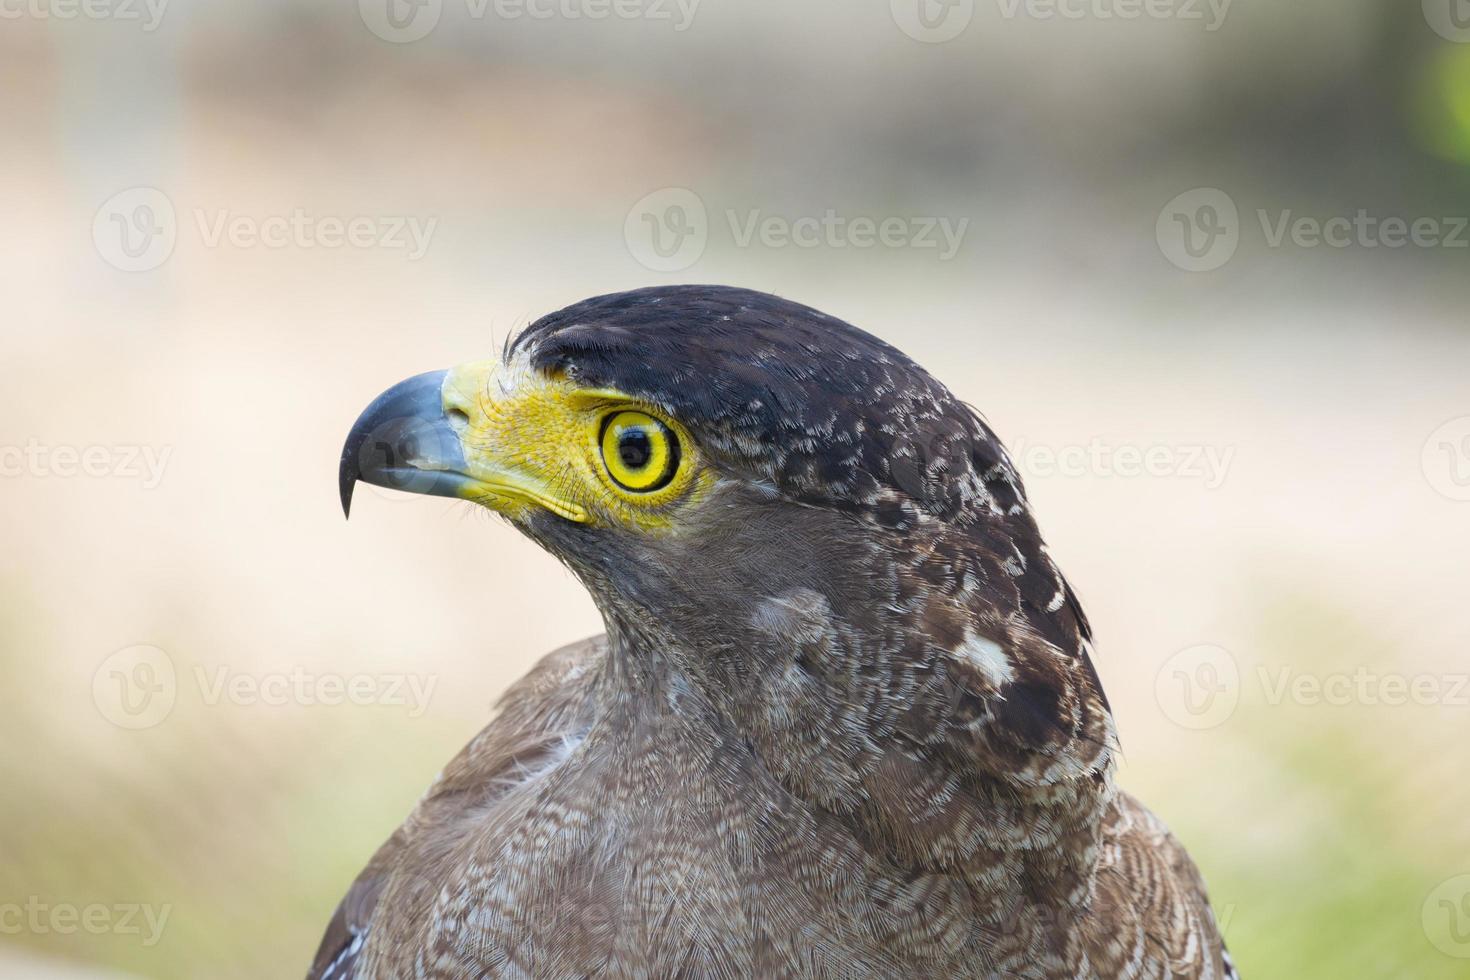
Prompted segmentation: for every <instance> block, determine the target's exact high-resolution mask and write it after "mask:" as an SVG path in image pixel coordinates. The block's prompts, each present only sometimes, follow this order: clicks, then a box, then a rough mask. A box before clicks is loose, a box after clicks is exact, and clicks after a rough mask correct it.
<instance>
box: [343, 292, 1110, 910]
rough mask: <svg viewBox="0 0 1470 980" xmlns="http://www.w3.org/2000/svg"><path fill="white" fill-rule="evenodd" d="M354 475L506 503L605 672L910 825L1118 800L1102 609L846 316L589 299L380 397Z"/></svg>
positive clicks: (960, 846)
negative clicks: (575, 591)
mask: <svg viewBox="0 0 1470 980" xmlns="http://www.w3.org/2000/svg"><path fill="white" fill-rule="evenodd" d="M340 475H341V493H342V502H343V506H344V508H346V507H347V506H348V505H349V504H350V501H351V496H352V490H353V486H354V484H355V483H356V482H357V481H363V482H367V483H371V484H377V485H382V486H388V487H396V488H398V489H402V490H408V491H413V492H418V493H427V494H436V495H441V496H448V497H456V498H461V499H464V500H469V501H473V502H475V503H478V504H481V505H483V506H485V507H488V508H490V509H491V510H494V511H496V512H498V513H500V514H502V515H504V516H505V517H506V518H507V519H509V520H510V521H511V522H512V523H513V524H514V525H515V526H516V527H518V528H519V529H520V530H521V531H523V532H524V533H525V534H527V535H529V536H530V537H531V538H532V539H534V540H535V541H537V542H538V543H540V544H541V545H542V546H544V547H545V548H546V549H547V550H549V551H550V552H552V553H553V554H554V555H556V556H557V557H558V558H560V559H561V560H562V561H564V562H565V563H566V564H567V565H568V566H570V567H571V568H572V569H573V570H574V571H575V572H576V574H577V575H578V576H579V577H580V578H581V580H582V581H583V582H584V583H585V584H586V585H587V587H588V589H589V590H590V591H591V593H592V595H593V597H594V599H595V600H596V602H597V604H598V606H599V608H600V610H601V612H602V614H603V617H604V619H605V621H606V624H607V629H608V640H609V650H610V654H611V655H610V657H609V658H608V664H607V667H606V669H607V671H608V673H609V679H608V682H607V685H606V687H607V689H608V690H614V689H616V690H617V691H620V692H623V694H621V695H620V696H623V697H628V698H635V697H643V698H646V699H655V700H658V701H659V702H660V705H661V707H660V710H665V709H667V708H668V706H669V705H673V709H671V710H675V711H677V712H678V713H679V714H680V717H684V718H698V719H701V721H700V724H704V725H707V726H709V728H710V729H711V731H713V732H725V733H728V734H730V735H731V737H732V738H737V739H738V740H739V741H741V742H742V743H743V744H746V745H749V746H753V747H754V749H755V750H756V751H757V752H759V753H760V754H761V756H762V759H763V761H764V764H765V765H766V766H767V767H768V768H769V770H770V771H771V772H772V773H774V774H775V775H776V777H777V778H779V779H781V780H782V781H783V783H785V784H786V785H787V787H788V788H789V789H791V791H793V792H798V793H801V794H803V795H804V796H806V797H808V798H811V799H813V800H814V801H817V802H819V803H820V804H821V805H823V806H826V807H830V808H833V809H836V810H839V811H843V812H850V813H854V814H864V815H865V816H864V817H863V819H866V820H870V821H872V822H874V827H873V830H874V832H876V833H880V834H884V835H886V836H893V837H894V839H895V840H900V841H901V842H902V843H901V846H902V847H905V848H909V849H918V850H920V851H924V852H926V853H929V854H930V856H932V857H936V858H938V859H943V858H944V856H945V855H946V854H950V855H954V854H959V853H967V852H968V851H967V850H966V849H967V848H968V849H969V850H970V851H972V850H973V845H974V843H975V836H976V835H981V836H982V837H983V835H984V834H985V833H987V830H986V829H985V827H984V826H983V824H985V820H986V819H987V818H986V817H985V815H984V813H985V807H986V806H991V807H992V809H993V810H994V811H995V812H992V813H990V818H996V817H997V814H998V813H999V810H1000V809H1002V808H1004V807H1007V806H1012V805H1016V804H1015V801H1016V800H1017V799H1018V798H1019V797H1018V796H1017V794H1018V793H1020V792H1021V791H1023V790H1026V791H1035V792H1043V791H1044V792H1045V793H1047V794H1050V796H1049V797H1048V799H1050V800H1052V802H1053V803H1055V802H1056V800H1059V799H1063V798H1065V801H1073V802H1075V801H1077V800H1080V801H1083V805H1090V804H1088V803H1087V801H1092V802H1097V801H1098V800H1100V799H1101V798H1102V797H1104V796H1105V795H1106V787H1107V785H1108V781H1109V775H1110V766H1111V763H1110V758H1111V756H1110V747H1111V743H1112V728H1111V721H1110V718H1109V715H1108V710H1107V705H1106V702H1105V701H1104V699H1103V695H1102V691H1101V687H1100V685H1099V684H1098V681H1097V677H1096V674H1095V673H1094V671H1093V669H1092V665H1091V663H1090V661H1089V651H1088V628H1087V623H1086V620H1085V618H1084V617H1083V615H1082V612H1081V608H1080V606H1079V605H1078V603H1077V601H1076V599H1075V597H1074V596H1073V593H1072V591H1071V589H1070V588H1069V587H1068V585H1067V583H1066V581H1065V580H1064V579H1063V577H1062V576H1061V574H1060V573H1059V572H1058V570H1057V568H1056V567H1055V565H1054V564H1053V563H1052V561H1051V559H1050V557H1049V556H1048V554H1047V552H1046V549H1045V546H1044V545H1043V543H1042V540H1041V537H1040V535H1039V533H1038V531H1037V528H1036V524H1035V521H1034V520H1033V518H1032V516H1031V513H1030V510H1029V508H1028V506H1027V503H1026V498H1025V494H1024V491H1023V489H1022V484H1021V480H1020V478H1019V477H1018V475H1017V473H1016V470H1015V468H1014V466H1013V465H1012V464H1011V461H1010V459H1009V458H1008V456H1007V454H1006V452H1005V450H1004V449H1003V447H1002V446H1001V444H1000V442H999V440H997V438H996V437H995V435H994V433H993V432H991V430H990V428H989V427H988V426H987V425H986V424H985V422H984V421H983V420H982V419H981V418H980V416H979V415H978V414H977V413H976V412H975V411H974V410H973V409H971V408H970V407H969V406H967V405H966V404H964V403H963V402H961V401H960V400H958V399H956V398H955V397H954V396H953V395H952V394H951V393H950V392H949V391H948V389H946V388H945V387H944V385H942V384H941V383H940V382H938V381H937V380H935V378H934V377H932V376H931V375H930V374H929V373H928V372H927V371H925V370H924V369H923V368H921V367H920V366H919V365H917V364H915V363H914V362H913V361H912V360H910V359H909V358H908V357H906V356H905V355H904V354H902V353H901V352H899V351H898V350H896V349H895V348H893V347H892V346H890V345H888V344H886V343H884V342H883V341H881V340H879V339H877V338H876V337H874V336H872V335H871V334H868V333H865V332H864V331H862V330H859V329H858V328H856V327H854V326H851V325H849V324H847V323H844V322H842V321H841V320H838V319H836V318H834V317H831V316H828V315H826V314H824V313H821V312H819V311H817V310H814V309H811V308H810V307H806V306H802V305H800V304H797V303H793V302H790V301H787V300H784V299H781V298H778V297H775V296H771V295H767V294H764V293H759V292H753V291H750V290H744V289H734V288H728V287H718V286H668V287H656V288H649V289H640V290H635V291H632V292H625V293H618V294H613V295H608V296H600V297H596V298H593V299H589V300H585V301H583V302H580V303H577V304H575V305H573V306H570V307H567V308H566V309H564V310H561V311H559V312H557V313H552V314H550V315H548V316H546V317H543V318H542V319H540V320H538V321H537V322H535V323H533V324H532V325H531V326H530V327H529V328H527V329H526V330H525V331H523V332H522V333H520V334H519V335H518V336H516V337H515V338H514V340H513V341H512V342H511V343H509V344H508V345H507V346H506V348H505V350H504V351H503V352H502V354H501V356H499V357H496V358H493V359H490V360H486V361H480V362H477V363H472V364H466V365H463V366H460V367H456V368H452V369H450V370H447V371H437V372H433V373H430V374H424V375H419V376H417V377H415V378H411V379H409V380H408V381H405V382H402V383H401V384H399V385H397V386H395V387H393V388H391V389H389V390H388V391H387V392H385V393H384V394H382V395H381V396H379V398H378V399H377V400H376V401H374V402H373V403H372V405H371V406H370V407H369V408H368V409H367V410H366V411H365V412H364V413H363V415H362V416H361V418H359V419H358V421H357V423H356V424H355V425H354V426H353V428H352V431H351V434H350V435H349V437H348V439H347V443H346V445H345V447H344V449H343V455H342V462H341V474H340ZM628 692H642V693H637V694H635V693H628ZM649 710H652V709H649ZM1063 788H1068V789H1065V790H1064V789H1063ZM946 794H948V796H946ZM987 794H989V795H987ZM1074 797H1075V800H1074ZM977 798H981V799H993V803H992V804H985V805H983V806H979V809H978V810H977V809H976V806H975V805H972V804H974V801H975V799H977ZM945 799H964V800H966V801H968V802H967V804H966V806H967V807H968V809H967V810H966V813H969V814H970V816H969V817H966V818H965V819H964V820H961V819H960V817H959V816H958V815H952V816H953V819H951V820H948V821H940V820H938V819H936V818H935V817H934V814H935V813H939V812H942V811H944V803H943V801H944V800H945ZM1065 801H1064V802H1065ZM1047 805H1051V804H1047ZM1057 805H1059V806H1060V805H1062V804H1057ZM1068 805H1070V804H1068ZM1038 806H1040V807H1041V810H1042V811H1045V809H1046V807H1045V806H1044V805H1041V804H1038ZM1048 812H1049V811H1048ZM1068 812H1070V811H1068ZM925 813H928V814H929V817H927V818H926V817H925V816H924V814H925ZM977 813H978V814H979V815H978V816H977V815H975V814H977ZM926 819H927V820H928V821H929V824H928V825H932V826H931V830H932V832H929V831H926V832H924V833H918V832H916V830H915V827H916V826H917V825H918V824H919V823H922V822H923V821H924V820H926ZM1037 819H1040V818H1039V817H1038V818H1037ZM1047 819H1054V820H1056V822H1058V823H1063V824H1065V823H1069V822H1070V823H1076V824H1077V825H1078V826H1079V827H1085V826H1086V821H1085V820H1080V819H1079V820H1075V821H1074V820H1071V819H1070V818H1068V819H1065V820H1061V819H1056V814H1051V816H1050V817H1048V818H1047ZM1003 823H1004V821H1001V820H999V819H996V821H995V827H996V828H998V827H1000V826H1001V825H1002V824H1003ZM1065 829H1066V828H1065V827H1063V828H1061V829H1057V830H1055V831H1054V833H1056V834H1061V833H1063V832H1064V830H1065ZM990 832H993V833H997V834H998V833H1000V832H1001V831H1000V830H998V829H995V828H992V830H991V831H990ZM1079 832H1080V831H1079ZM1086 843H1087V842H1085V841H1084V842H1083V843H1082V844H1080V845H1079V846H1080V847H1084V848H1085V846H1086ZM1085 860H1086V858H1085V857H1084V856H1081V855H1079V856H1078V860H1077V863H1078V864H1081V863H1085ZM1064 863H1065V862H1064ZM1071 871H1072V872H1075V873H1076V874H1075V877H1074V878H1073V879H1069V880H1070V885H1071V886H1072V887H1080V881H1081V879H1082V878H1085V874H1083V873H1082V871H1081V869H1080V868H1076V867H1074V868H1072V869H1071Z"/></svg>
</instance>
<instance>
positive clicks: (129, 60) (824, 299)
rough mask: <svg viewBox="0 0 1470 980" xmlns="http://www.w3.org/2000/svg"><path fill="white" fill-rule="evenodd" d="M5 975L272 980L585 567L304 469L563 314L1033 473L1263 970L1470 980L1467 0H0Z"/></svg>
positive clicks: (554, 634)
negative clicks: (807, 381)
mask: <svg viewBox="0 0 1470 980" xmlns="http://www.w3.org/2000/svg"><path fill="white" fill-rule="evenodd" d="M0 125H3V146H4V151H3V153H0V217H3V224H0V505H3V506H0V555H3V558H0V783H3V786H4V790H3V792H0V975H4V976H16V977H20V976H26V977H31V976H35V977H58V978H64V977H124V976H136V977H159V978H197V977H209V978H216V980H229V978H237V977H239V978H256V977H290V976H299V975H301V974H302V973H304V972H305V968H306V966H307V964H308V962H309V960H310V958H311V955H312V953H313V951H314V949H315V946H316V943H317V940H318V938H319V936H320V934H321V931H322V928H323V926H324V925H325V923H326V921H327V920H328V918H329V916H330V915H331V912H332V909H333V907H334V906H335V904H336V902H337V900H338V898H339V897H340V896H341V895H342V893H343V892H344V890H345V889H346V887H347V885H348V884H349V883H350V881H351V880H352V878H353V877H354V876H355V875H356V873H357V871H358V870H359V869H360V868H361V867H362V866H363V864H364V863H365V862H366V860H367V858H368V857H369V855H370V854H371V853H372V851H373V849H374V848H375V847H376V846H377V845H378V843H379V842H381V841H382V840H383V839H384V838H385V837H386V836H387V835H388V834H389V833H390V832H391V831H392V830H393V829H394V828H395V827H396V826H397V825H398V824H399V822H400V821H401V820H402V818H403V817H404V816H405V814H406V813H407V811H408V810H409V808H410V807H411V806H412V805H413V803H414V801H415V800H416V799H417V797H418V795H419V794H420V793H421V792H422V790H423V789H424V787H425V786H426V785H427V784H428V782H429V780H430V779H431V778H432V776H433V774H434V773H435V772H436V771H437V770H438V768H439V767H440V766H441V765H442V764H443V763H444V762H445V761H447V760H448V759H449V758H450V756H451V755H453V754H454V753H455V752H456V751H457V750H458V749H459V748H460V746H461V745H463V744H464V743H465V742H466V741H467V740H468V739H469V738H470V737H471V736H472V735H473V734H474V733H475V732H476V731H477V730H478V729H479V728H480V727H481V726H482V725H484V724H485V723H486V721H487V720H488V719H489V717H490V714H491V706H492V703H493V702H494V700H495V698H496V697H497V695H498V693H499V692H500V691H501V690H502V689H503V688H504V687H505V686H506V685H507V684H508V683H509V682H510V681H512V680H513V679H514V678H516V677H517V676H519V675H520V674H521V673H522V672H523V671H524V670H526V669H527V668H528V667H529V665H530V664H531V663H532V662H533V661H534V660H535V659H536V658H538V657H539V656H540V655H541V654H542V653H544V652H546V651H547V650H549V649H551V648H552V647H554V646H557V645H559V644H562V643H565V642H568V641H571V640H574V639H577V638H579V637H582V636H585V635H588V634H591V633H594V632H597V631H599V630H600V628H601V627H600V623H599V621H598V618H597V615H596V613H595V610H594V609H593V607H592V604H591V602H590V601H589V600H588V598H587V597H586V595H585V594H584V592H583V590H582V589H581V587H580V586H579V585H578V583H577V582H576V581H575V580H574V579H572V578H571V577H570V576H569V575H568V574H567V573H566V572H564V571H563V570H562V569H561V567H560V566H559V565H557V564H556V563H555V562H554V561H553V560H552V559H551V558H549V557H547V556H545V555H544V554H542V553H540V552H539V551H538V550H536V549H535V548H534V547H533V546H531V545H530V544H528V543H527V542H525V541H523V540H521V539H520V538H519V537H518V536H517V535H516V534H515V533H514V532H513V531H511V530H510V529H509V528H508V527H506V526H504V525H503V524H501V523H499V522H497V521H496V520H494V519H492V518H490V517H488V516H487V515H484V514H482V513H478V512H472V511H471V510H470V508H469V505H467V504H455V503H449V502H445V501H441V500H433V499H427V498H407V497H399V496H397V495H395V494H393V493H392V492H390V491H374V490H372V488H368V487H365V486H364V487H362V488H360V492H359V500H358V504H357V507H356V508H355V510H354V514H353V520H352V523H351V524H350V525H349V524H347V523H345V522H344V521H343V520H342V515H341V512H340V509H339V505H338V502H337V495H336V482H335V481H336V467H337V458H338V452H339V450H340V446H341V440H342V438H343V437H344V435H345V433H346V431H347V429H348V427H349V425H350V424H351V422H352V421H353V419H354V418H355V417H356V415H357V413H358V411H359V410H360V409H361V408H363V407H364V406H365V405H366V404H367V402H368V401H369V400H370V399H371V398H372V396H373V395H375V394H376V393H377V392H378V391H380V390H381V389H382V388H384V387H386V386H387V385H388V384H390V383H392V382H394V381H397V380H398V379H400V378H403V377H406V376H407V375H410V374H413V373H415V372H419V371H423V370H428V369H432V368H437V367H443V366H447V365H450V364H454V363H458V362H460V361H465V360H470V359H478V358H481V357H484V356H486V355H487V354H488V353H489V352H491V351H492V350H494V349H496V348H497V346H498V345H499V344H500V343H501V342H502V341H503V340H504V338H505V337H506V336H507V335H508V334H510V333H512V332H513V331H515V330H517V329H518V328H520V327H522V326H524V325H525V324H527V323H528V322H530V321H531V320H533V319H534V318H536V317H537V316H539V315H541V314H543V313H546V312H549V311H551V310H554V309H557V308H559V307H561V306H564V305H566V304H568V303H571V302H574V301H576V300H579V299H581V298H583V297H586V296H590V295H593V294H596V293H601V292H608V291H613V290H621V289H626V288H631V287H636V286H642V285H647V284H653V283H669V282H721V283H730V284H737V285H744V286H750V287H754V288H759V289H764V290H769V291H773V292H777V293H780V294H782V295H785V296H788V297H790V298H793V299H796V300H800V301H802V302H805V303H808V304H811V305H814V306H817V307H819V308H821V309H823V310H826V311H827V312H830V313H832V314H835V315H838V316H841V317H843V318H845V319H847V320H850V321H852V322H854V323H856V324H858V325H860V326H862V327H865V328H866V329H868V330H870V331H873V332H875V333H877V334H879V335H880V336H882V337H884V338H886V339H888V340H890V341H892V342H894V343H895V344H897V345H898V346H900V347H902V348H903V349H905V350H906V351H907V352H908V353H910V354H911V355H913V356H914V357H915V358H916V359H917V360H918V361H920V362H921V363H923V364H925V365H926V366H928V367H929V368H931V370H933V371H934V372H935V373H936V374H937V375H939V377H940V378H941V379H942V380H944V381H945V382H947V383H948V384H949V385H950V386H951V387H952V388H953V389H954V390H955V391H956V392H957V393H959V394H960V395H961V396H962V397H964V398H965V399H967V400H969V401H971V402H973V403H974V404H975V405H976V406H978V407H979V408H980V410H981V411H982V412H983V413H985V415H986V416H987V417H988V418H989V420H990V421H991V423H992V424H993V425H994V426H995V428H996V429H997V430H998V431H999V432H1000V434H1001V435H1002V437H1003V438H1005V439H1006V440H1007V442H1008V444H1009V445H1010V446H1011V447H1012V449H1013V451H1014V453H1015V455H1016V457H1017V461H1018V463H1019V465H1020V467H1021V469H1022V471H1023V473H1024V474H1025V476H1026V478H1027V481H1028V487H1029V490H1030V493H1031V496H1032V498H1033V502H1034V504H1035V507H1036V510H1037V512H1038V515H1039V517H1040V520H1041V522H1042V527H1043V529H1044V530H1045V531H1046V533H1047V536H1048V539H1049V540H1050V542H1051V544H1052V546H1053V551H1054V553H1055V554H1056V556H1057V558H1058V561H1059V563H1060V564H1061V566H1062V567H1063V568H1064V569H1065V570H1066V572H1067V573H1068V575H1069V576H1070V578H1071V579H1072V580H1073V582H1074V584H1075V585H1076V586H1077V587H1078V589H1079V591H1080V593H1081V595H1082V597H1083V600H1084V603H1085V604H1086V606H1087V608H1088V610H1089V611H1090V613H1091V615H1092V618H1093V620H1094V624H1095V626H1096V632H1097V637H1098V644H1097V647H1098V663H1099V668H1100V671H1101V674H1102V677H1103V680H1104V683H1105V685H1106V687H1107V690H1108V692H1109V694H1110V696H1111V698H1112V703H1113V706H1114V709H1115V713H1116V716H1117V720H1118V726H1119V729H1120V732H1121V736H1122V740H1123V748H1124V752H1125V761H1124V764H1123V767H1122V771H1121V779H1122V781H1123V783H1124V785H1125V786H1126V787H1127V788H1128V789H1130V790H1132V791H1133V792H1135V793H1137V794H1139V795H1140V796H1142V797H1143V798H1144V799H1145V800H1146V801H1147V802H1148V803H1149V804H1150V805H1151V806H1152V807H1153V808H1154V809H1155V810H1156V811H1157V812H1158V813H1159V814H1160V815H1161V816H1162V817H1163V818H1164V819H1165V820H1166V821H1168V822H1169V823H1170V824H1171V825H1172V826H1173V828H1174V829H1175V831H1176V832H1177V833H1178V834H1179V836H1180V837H1181V838H1182V839H1183V840H1184V841H1185V842H1186V844H1187V845H1188V846H1189V847H1190V849H1191V851H1192V853H1193V854H1194V856H1195V858H1196V860H1197V861H1198V862H1199V864H1200V865H1201V867H1202V868H1203V870H1204V872H1205V875H1206V877H1207V878H1208V880H1209V882H1210V885H1211V890H1212V897H1213V899H1214V901H1215V904H1216V907H1217V909H1218V912H1219V916H1220V919H1221V921H1222V923H1223V926H1224V930H1225V934H1226V938H1227V940H1228V942H1229V944H1230V946H1231V948H1232V950H1233V951H1234V954H1235V958H1236V960H1237V962H1238V963H1239V964H1240V965H1241V968H1242V971H1243V974H1244V975H1245V976H1246V977H1247V978H1271V977H1280V978H1315V977H1337V976H1343V975H1350V976H1355V977H1391V978H1402V977H1415V978H1450V977H1464V976H1467V975H1470V821H1467V820H1466V818H1465V812H1466V807H1467V803H1470V784H1467V781H1466V771H1467V770H1466V747H1467V746H1470V683H1467V672H1470V661H1467V657H1466V647H1465V640H1466V637H1467V635H1470V631H1467V620H1470V610H1467V601H1466V596H1467V591H1470V561H1467V555H1470V384H1467V366H1470V316H1467V304H1470V275H1467V273H1470V229H1467V218H1466V216H1467V215H1470V3H1467V0H1423V3H1422V4H1421V3H1420V2H1419V0H1356V2H1352V3H1344V2H1342V0H1234V2H1233V3H1232V2H1227V0H1149V2H1148V3H1140V2H1138V0H891V2H889V0H870V2H864V3H852V2H851V0H808V2H804V3H790V2H781V0H759V2H757V0H740V2H739V3H736V2H734V0H617V3H615V4H614V3H612V2H610V0H361V2H358V3H354V2H353V0H330V2H326V0H323V2H306V0H300V2H284V0H269V2H265V0H257V2H255V3H251V4H241V3H233V4H232V3H226V2H224V0H187V2H186V0H172V2H169V0H87V2H85V3H83V2H82V0H0Z"/></svg>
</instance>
